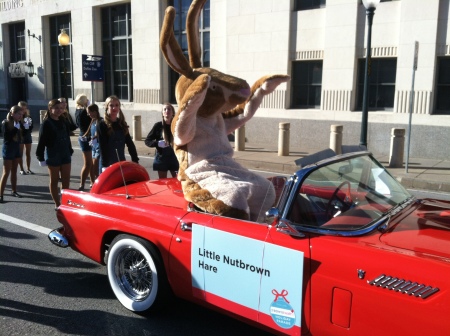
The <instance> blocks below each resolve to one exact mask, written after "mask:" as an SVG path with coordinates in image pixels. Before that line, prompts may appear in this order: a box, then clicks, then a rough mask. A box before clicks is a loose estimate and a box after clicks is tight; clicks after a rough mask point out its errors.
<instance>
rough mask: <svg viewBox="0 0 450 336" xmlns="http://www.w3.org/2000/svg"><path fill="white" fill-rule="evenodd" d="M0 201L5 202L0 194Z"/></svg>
mask: <svg viewBox="0 0 450 336" xmlns="http://www.w3.org/2000/svg"><path fill="white" fill-rule="evenodd" d="M0 203H5V201H4V200H3V195H2V196H0Z"/></svg>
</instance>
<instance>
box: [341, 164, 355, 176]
mask: <svg viewBox="0 0 450 336" xmlns="http://www.w3.org/2000/svg"><path fill="white" fill-rule="evenodd" d="M352 171H353V165H351V164H348V165H345V166H340V167H339V176H342V175H346V174H349V173H351V172H352Z"/></svg>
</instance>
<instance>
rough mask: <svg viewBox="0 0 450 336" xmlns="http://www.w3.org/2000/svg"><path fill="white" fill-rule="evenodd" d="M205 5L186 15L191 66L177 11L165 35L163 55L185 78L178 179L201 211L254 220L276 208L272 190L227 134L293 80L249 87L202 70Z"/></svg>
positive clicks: (178, 118)
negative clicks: (177, 32)
mask: <svg viewBox="0 0 450 336" xmlns="http://www.w3.org/2000/svg"><path fill="white" fill-rule="evenodd" d="M205 2H206V0H194V1H193V2H192V4H191V6H190V8H189V12H188V14H187V19H186V32H187V39H188V51H189V61H188V60H187V59H186V57H185V56H184V55H183V52H182V50H181V48H180V46H179V45H178V43H177V41H176V39H175V36H174V33H173V30H172V27H173V23H174V18H175V9H174V8H173V7H168V8H167V9H166V13H165V17H164V22H163V26H162V30H161V37H160V47H161V51H162V53H163V55H164V57H165V59H166V61H167V63H168V64H169V66H170V67H171V68H172V69H173V70H175V71H176V72H178V73H179V74H180V75H181V76H180V78H179V80H178V82H177V84H176V88H175V96H176V100H177V104H178V111H177V113H176V115H175V117H174V120H173V122H172V132H173V134H174V149H175V153H176V155H177V159H178V161H179V163H180V168H179V172H178V179H179V180H180V181H181V185H182V188H183V193H184V197H185V199H186V200H187V201H189V202H192V203H193V204H195V206H197V207H198V208H200V209H202V210H203V211H206V212H209V213H212V214H217V215H221V216H228V217H233V218H238V219H245V220H248V219H249V220H253V221H256V220H258V218H259V217H260V216H261V214H264V212H265V211H266V210H268V209H269V208H270V207H271V206H272V205H273V202H274V200H275V190H274V187H273V186H272V184H271V182H270V181H269V180H267V179H265V178H263V177H261V176H259V175H256V174H254V173H252V172H250V171H249V170H248V169H246V168H244V167H242V166H241V165H240V164H239V163H237V162H236V161H235V160H234V159H233V148H232V147H231V145H230V143H229V140H228V137H227V135H228V134H230V133H232V132H233V131H234V130H236V129H237V128H239V127H241V126H242V125H244V124H245V123H246V122H247V121H248V120H250V119H251V118H252V117H253V115H254V114H255V112H256V110H257V109H258V107H259V105H260V104H261V101H262V99H263V98H264V96H265V95H267V94H269V93H271V92H273V91H274V90H275V88H276V87H277V86H278V85H279V84H281V83H284V82H286V81H288V80H289V76H287V75H269V76H265V77H262V78H261V79H259V80H258V81H257V82H256V83H255V84H254V85H253V86H252V87H251V88H250V86H249V85H248V84H247V82H246V81H245V80H242V79H240V78H236V77H233V76H230V75H227V74H224V73H221V72H219V71H217V70H215V69H212V68H203V67H201V61H200V55H201V49H200V43H199V36H198V18H199V15H200V12H201V10H202V8H203V5H204V3H205Z"/></svg>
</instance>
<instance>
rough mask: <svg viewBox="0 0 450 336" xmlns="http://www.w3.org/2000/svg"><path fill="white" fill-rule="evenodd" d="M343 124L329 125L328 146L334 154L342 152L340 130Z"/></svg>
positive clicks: (342, 128)
mask: <svg viewBox="0 0 450 336" xmlns="http://www.w3.org/2000/svg"><path fill="white" fill-rule="evenodd" d="M343 130H344V126H343V125H331V128H330V148H331V149H332V150H333V151H334V152H335V153H336V154H342V131H343Z"/></svg>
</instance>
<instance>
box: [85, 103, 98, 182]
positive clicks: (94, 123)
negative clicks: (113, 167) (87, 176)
mask: <svg viewBox="0 0 450 336" xmlns="http://www.w3.org/2000/svg"><path fill="white" fill-rule="evenodd" d="M87 113H88V115H89V117H91V124H90V125H89V129H88V130H87V132H86V133H85V134H84V136H87V135H90V137H91V141H89V144H90V146H91V150H92V171H91V176H92V175H93V176H94V180H96V179H97V177H98V175H99V174H100V172H99V169H100V165H99V163H100V144H99V143H98V132H97V128H98V125H99V123H100V122H101V121H102V120H103V118H102V117H100V112H99V109H98V105H97V104H91V105H89V106H88V107H87ZM91 188H92V184H91Z"/></svg>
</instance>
